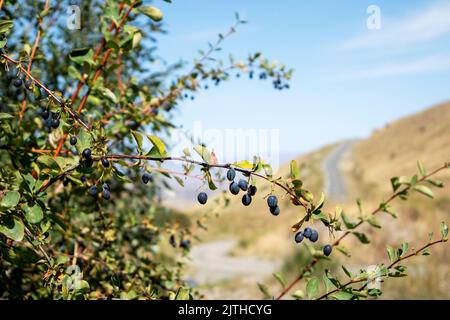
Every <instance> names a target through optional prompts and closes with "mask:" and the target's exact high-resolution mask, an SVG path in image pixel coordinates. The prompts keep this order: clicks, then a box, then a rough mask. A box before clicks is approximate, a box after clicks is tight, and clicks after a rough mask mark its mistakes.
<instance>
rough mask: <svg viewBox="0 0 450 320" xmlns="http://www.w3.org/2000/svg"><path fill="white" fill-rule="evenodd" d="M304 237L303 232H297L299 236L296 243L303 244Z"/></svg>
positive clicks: (296, 237)
mask: <svg viewBox="0 0 450 320" xmlns="http://www.w3.org/2000/svg"><path fill="white" fill-rule="evenodd" d="M304 237H305V235H304V234H303V231H300V232H297V234H296V235H295V242H297V243H300V242H302V241H303V238H304Z"/></svg>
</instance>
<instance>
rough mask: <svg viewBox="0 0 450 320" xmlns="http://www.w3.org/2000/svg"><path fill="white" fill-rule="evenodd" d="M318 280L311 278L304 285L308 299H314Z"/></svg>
mask: <svg viewBox="0 0 450 320" xmlns="http://www.w3.org/2000/svg"><path fill="white" fill-rule="evenodd" d="M319 283H320V281H319V279H318V278H317V277H314V278H311V279H310V280H309V281H308V283H307V284H306V294H307V295H308V299H314V298H315V297H316V296H317V293H318V292H319Z"/></svg>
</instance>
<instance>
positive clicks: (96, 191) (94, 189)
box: [89, 186, 98, 197]
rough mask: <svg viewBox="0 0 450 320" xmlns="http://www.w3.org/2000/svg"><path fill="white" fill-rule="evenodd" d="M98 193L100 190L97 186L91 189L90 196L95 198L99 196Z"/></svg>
mask: <svg viewBox="0 0 450 320" xmlns="http://www.w3.org/2000/svg"><path fill="white" fill-rule="evenodd" d="M97 193H98V188H97V186H91V187H90V188H89V194H90V195H91V196H93V197H95V196H96V195H97Z"/></svg>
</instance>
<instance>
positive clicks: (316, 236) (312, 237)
mask: <svg viewBox="0 0 450 320" xmlns="http://www.w3.org/2000/svg"><path fill="white" fill-rule="evenodd" d="M318 239H319V233H318V232H317V230H311V235H310V236H309V240H311V242H316V241H317V240H318Z"/></svg>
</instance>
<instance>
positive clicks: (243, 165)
mask: <svg viewBox="0 0 450 320" xmlns="http://www.w3.org/2000/svg"><path fill="white" fill-rule="evenodd" d="M233 166H235V167H239V168H242V169H248V170H250V169H252V168H253V163H251V162H250V161H248V160H242V161H237V162H235V163H233Z"/></svg>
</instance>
